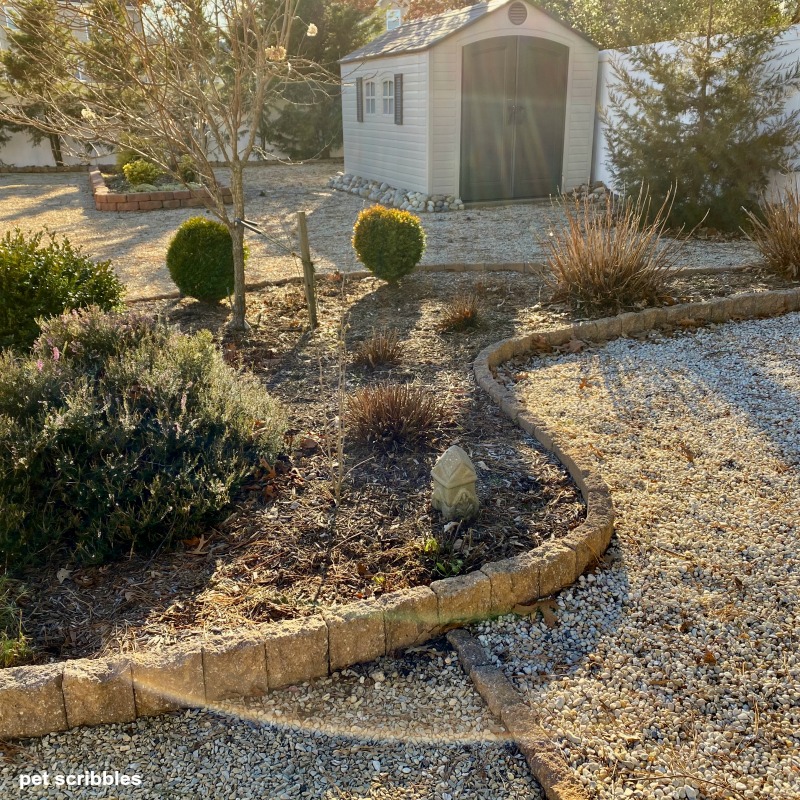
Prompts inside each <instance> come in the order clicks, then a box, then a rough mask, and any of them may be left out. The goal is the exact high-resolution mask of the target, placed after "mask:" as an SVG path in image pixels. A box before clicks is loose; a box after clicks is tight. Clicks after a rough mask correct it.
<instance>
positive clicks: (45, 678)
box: [0, 664, 68, 739]
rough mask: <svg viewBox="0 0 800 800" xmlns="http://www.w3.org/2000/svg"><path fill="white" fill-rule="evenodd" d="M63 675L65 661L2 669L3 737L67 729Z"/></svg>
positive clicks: (0, 713)
mask: <svg viewBox="0 0 800 800" xmlns="http://www.w3.org/2000/svg"><path fill="white" fill-rule="evenodd" d="M63 678H64V664H48V665H46V666H35V667H10V668H8V669H3V670H0V739H19V738H25V737H28V736H44V735H45V734H48V733H53V732H55V731H65V730H66V729H67V727H68V723H67V711H66V708H65V706H64V694H63V691H62V682H63Z"/></svg>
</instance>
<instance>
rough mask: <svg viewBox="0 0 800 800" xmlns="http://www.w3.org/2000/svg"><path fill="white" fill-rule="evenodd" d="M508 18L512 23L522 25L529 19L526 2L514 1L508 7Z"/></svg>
mask: <svg viewBox="0 0 800 800" xmlns="http://www.w3.org/2000/svg"><path fill="white" fill-rule="evenodd" d="M508 18H509V20H510V21H511V24H512V25H522V23H523V22H525V20H526V19H528V9H527V8H526V6H525V3H512V4H511V5H510V6H509V7H508Z"/></svg>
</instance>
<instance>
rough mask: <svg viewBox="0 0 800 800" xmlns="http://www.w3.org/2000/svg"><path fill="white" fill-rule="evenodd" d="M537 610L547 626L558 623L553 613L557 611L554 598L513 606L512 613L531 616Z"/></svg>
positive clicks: (553, 625) (551, 626)
mask: <svg viewBox="0 0 800 800" xmlns="http://www.w3.org/2000/svg"><path fill="white" fill-rule="evenodd" d="M537 611H538V612H539V613H540V614H541V615H542V620H543V621H544V624H545V625H547V627H548V628H555V626H556V625H558V617H556V615H555V614H554V613H553V612H554V611H558V603H556V601H555V600H539V601H538V602H536V603H532V604H531V605H529V606H523V605H517V606H514V613H515V614H517V615H519V616H520V617H533V616H534V615H535V614H536V612H537Z"/></svg>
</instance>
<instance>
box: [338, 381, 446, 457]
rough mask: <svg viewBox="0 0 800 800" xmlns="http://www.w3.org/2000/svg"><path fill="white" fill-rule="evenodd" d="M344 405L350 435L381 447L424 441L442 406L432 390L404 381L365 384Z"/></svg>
mask: <svg viewBox="0 0 800 800" xmlns="http://www.w3.org/2000/svg"><path fill="white" fill-rule="evenodd" d="M347 406H348V415H349V422H350V429H351V431H352V433H353V437H354V438H355V439H359V440H361V441H362V442H367V443H368V444H371V445H374V446H376V447H378V448H380V449H382V450H391V449H392V448H394V447H398V446H401V445H405V446H414V445H420V444H423V443H424V442H426V441H428V440H429V439H430V438H431V436H432V435H433V434H434V433H435V431H436V429H437V427H438V426H439V424H440V423H441V422H442V420H443V418H444V406H443V405H442V403H441V401H440V400H439V398H438V397H437V396H436V395H435V394H434V393H433V392H431V391H430V390H428V389H425V388H424V387H422V386H413V385H410V384H407V383H380V384H377V385H375V386H365V387H363V388H361V389H359V390H358V391H356V392H354V393H353V394H352V395H351V396H350V398H349V400H348V403H347Z"/></svg>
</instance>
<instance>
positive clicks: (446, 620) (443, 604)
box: [431, 570, 492, 629]
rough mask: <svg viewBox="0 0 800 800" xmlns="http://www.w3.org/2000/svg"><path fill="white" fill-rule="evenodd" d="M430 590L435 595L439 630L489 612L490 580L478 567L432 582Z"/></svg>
mask: <svg viewBox="0 0 800 800" xmlns="http://www.w3.org/2000/svg"><path fill="white" fill-rule="evenodd" d="M431 590H432V591H433V593H434V594H435V595H436V598H437V602H438V607H439V625H440V627H441V628H442V629H447V628H449V627H452V626H454V625H464V624H465V623H467V622H476V621H478V620H481V619H486V618H487V617H488V616H489V615H490V611H491V592H492V589H491V582H490V581H489V577H488V576H487V575H485V574H484V573H483V572H481V571H480V570H478V571H475V572H470V573H468V574H467V575H457V576H456V577H454V578H445V579H444V580H441V581H434V582H433V583H432V584H431Z"/></svg>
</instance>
